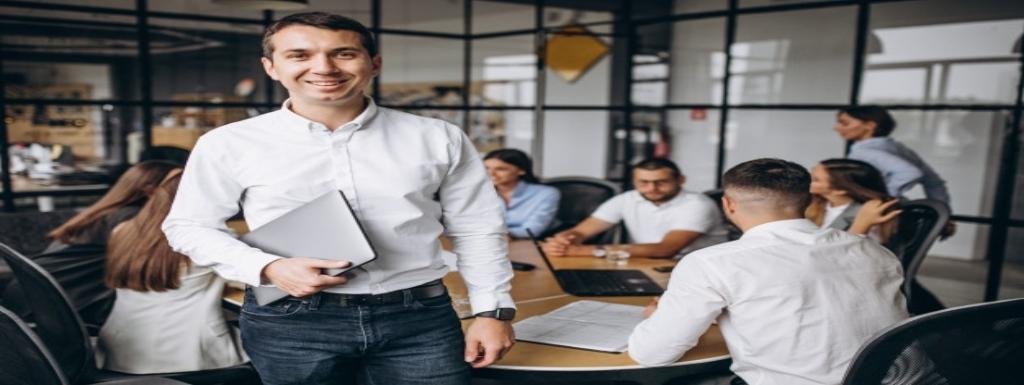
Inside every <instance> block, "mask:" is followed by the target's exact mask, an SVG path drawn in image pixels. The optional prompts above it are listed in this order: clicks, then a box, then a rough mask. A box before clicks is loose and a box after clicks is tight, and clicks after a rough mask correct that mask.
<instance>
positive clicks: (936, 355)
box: [843, 298, 1024, 385]
mask: <svg viewBox="0 0 1024 385" xmlns="http://www.w3.org/2000/svg"><path fill="white" fill-rule="evenodd" d="M1022 364H1024V298H1018V299H1010V300H1004V301H998V302H989V303H982V304H976V305H967V306H961V307H956V308H950V309H946V310H940V311H937V312H933V313H928V314H925V315H921V316H917V317H914V318H911V319H909V320H906V321H904V322H901V323H899V324H896V325H895V326H892V327H890V328H889V329H887V330H885V331H883V332H882V333H881V334H879V335H878V336H876V337H875V338H874V339H873V340H871V341H869V342H868V343H867V344H865V345H864V346H863V347H861V349H860V351H859V352H857V354H856V356H854V359H853V362H852V364H851V365H850V368H849V369H848V370H847V371H846V376H845V378H844V379H843V384H849V385H852V384H858V385H861V384H905V385H914V384H1019V383H1021V382H1022V381H1024V365H1022Z"/></svg>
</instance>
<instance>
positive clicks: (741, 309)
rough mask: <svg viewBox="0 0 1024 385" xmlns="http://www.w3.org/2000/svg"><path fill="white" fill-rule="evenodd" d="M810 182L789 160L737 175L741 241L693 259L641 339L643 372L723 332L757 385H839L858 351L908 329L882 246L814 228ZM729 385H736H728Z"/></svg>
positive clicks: (733, 206) (732, 207) (753, 164)
mask: <svg viewBox="0 0 1024 385" xmlns="http://www.w3.org/2000/svg"><path fill="white" fill-rule="evenodd" d="M809 185H810V174H809V173H808V172H807V170H805V169H804V168H803V167H801V166H800V165H797V164H795V163H791V162H787V161H784V160H779V159H757V160H752V161H749V162H746V163H742V164H740V165H738V166H736V167H733V168H732V169H731V170H729V171H728V172H726V173H725V177H724V179H723V187H724V189H725V195H724V197H723V198H722V203H723V207H724V210H725V214H726V216H727V217H728V218H729V219H730V220H731V221H732V222H733V223H734V224H736V226H738V227H739V228H740V229H741V230H743V231H744V234H743V237H741V238H740V239H739V240H736V241H733V242H729V243H724V244H720V245H716V246H712V247H709V248H706V249H703V250H700V251H697V252H694V253H693V254H690V255H689V256H687V257H686V258H684V259H683V260H682V261H681V262H680V263H679V265H677V266H676V268H675V270H674V271H673V272H672V278H671V280H670V281H669V284H668V290H666V292H665V295H664V296H663V297H661V299H660V300H659V301H655V302H654V303H652V304H651V305H650V306H648V308H647V311H646V312H645V315H647V316H648V317H649V318H647V319H646V320H644V321H643V322H642V323H640V324H639V325H638V326H637V327H636V329H635V330H634V331H633V334H632V336H630V338H629V355H630V357H632V358H633V359H634V360H636V361H637V362H639V363H641V364H643V365H649V366H657V365H668V364H671V363H673V362H676V361H677V360H679V358H680V357H681V356H682V355H683V354H684V353H686V351H687V350H690V349H691V348H693V347H694V346H695V345H696V344H697V340H698V338H700V336H701V335H702V334H704V332H705V331H707V329H708V327H709V326H710V325H711V324H712V323H714V322H716V321H717V322H718V325H719V326H720V327H721V330H722V335H723V337H725V343H726V345H727V346H728V347H729V352H730V354H731V355H732V362H733V363H732V367H731V369H732V371H733V372H734V373H736V374H737V375H738V376H739V377H741V378H742V379H743V380H744V381H746V382H747V383H748V384H751V385H755V384H785V385H800V384H838V383H840V382H841V381H842V377H843V374H844V373H845V371H846V369H847V367H848V366H849V364H850V361H851V360H852V359H853V356H854V354H855V353H856V352H857V350H858V349H859V348H860V347H861V345H863V344H864V343H866V342H867V341H868V340H869V339H870V338H871V337H872V336H873V335H874V334H876V333H878V332H879V331H881V330H882V329H885V328H886V327H889V326H891V325H893V324H895V323H897V322H899V321H901V320H903V319H905V318H907V312H906V310H905V309H906V304H905V302H906V300H905V299H904V297H903V294H902V293H901V292H900V284H901V283H902V282H903V272H902V269H901V267H900V262H899V260H898V259H897V258H896V256H894V255H893V254H892V253H890V252H889V251H888V250H886V249H885V248H884V247H882V246H880V245H878V244H877V243H875V242H873V241H871V240H870V239H867V238H864V237H861V236H857V235H852V234H849V233H846V232H843V231H839V230H835V229H818V226H816V225H815V224H814V223H812V222H811V221H809V220H807V219H804V217H803V213H804V209H805V208H806V207H807V205H808V202H809V201H810V196H809V193H808V191H809ZM725 383H728V382H725Z"/></svg>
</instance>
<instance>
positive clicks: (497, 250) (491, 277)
mask: <svg viewBox="0 0 1024 385" xmlns="http://www.w3.org/2000/svg"><path fill="white" fill-rule="evenodd" d="M448 133H449V137H450V138H451V145H450V152H449V153H450V157H451V166H450V167H449V168H448V173H447V175H446V176H445V178H444V181H443V182H442V184H441V187H440V191H439V192H438V195H439V197H440V200H441V215H442V220H443V222H444V226H445V234H446V235H447V236H448V237H449V238H450V239H451V240H452V244H453V248H454V252H455V254H456V256H457V266H458V269H459V274H460V275H461V276H462V279H463V280H464V281H465V282H466V288H467V289H468V291H469V301H470V306H472V308H473V312H474V313H477V312H481V311H488V310H493V309H495V308H498V307H515V304H514V302H512V296H511V295H510V294H509V291H510V290H511V282H512V266H511V264H510V263H509V259H508V241H507V240H506V238H505V219H504V216H503V210H502V202H501V199H500V198H499V197H498V193H497V192H495V190H494V185H492V184H491V181H490V180H489V179H488V178H487V174H486V173H485V172H484V166H483V162H482V161H481V160H480V156H479V155H478V154H477V152H476V149H475V148H473V145H472V142H470V140H469V138H468V137H466V135H465V134H464V133H462V131H461V130H459V129H458V128H457V127H454V126H449V127H448Z"/></svg>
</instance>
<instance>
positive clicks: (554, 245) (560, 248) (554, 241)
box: [541, 231, 579, 257]
mask: <svg viewBox="0 0 1024 385" xmlns="http://www.w3.org/2000/svg"><path fill="white" fill-rule="evenodd" d="M577 239H579V236H578V235H577V234H576V233H574V232H571V231H563V232H560V233H558V234H555V235H554V236H551V237H549V238H548V239H546V240H544V243H542V244H541V248H543V249H544V253H546V254H547V255H548V256H550V257H564V256H566V255H568V254H569V247H570V246H572V245H573V244H576V240H577Z"/></svg>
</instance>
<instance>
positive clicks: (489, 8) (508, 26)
mask: <svg viewBox="0 0 1024 385" xmlns="http://www.w3.org/2000/svg"><path fill="white" fill-rule="evenodd" d="M535 13H536V8H535V7H534V5H533V4H514V3H509V2H500V1H484V0H473V20H472V21H471V23H472V25H473V34H474V35H476V34H481V33H489V32H505V31H517V30H524V29H534V28H535V27H536V26H537V23H536V21H535V19H536V17H535Z"/></svg>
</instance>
